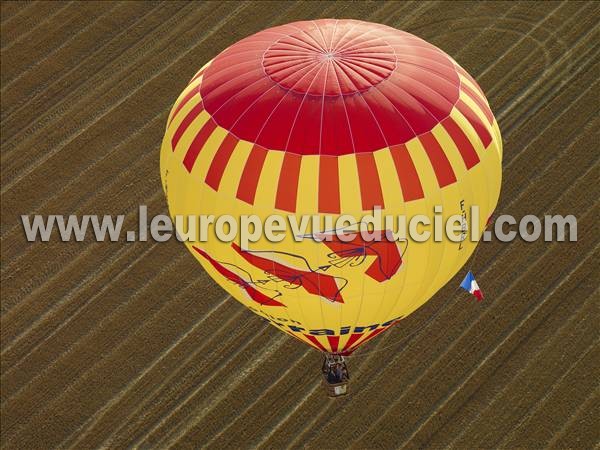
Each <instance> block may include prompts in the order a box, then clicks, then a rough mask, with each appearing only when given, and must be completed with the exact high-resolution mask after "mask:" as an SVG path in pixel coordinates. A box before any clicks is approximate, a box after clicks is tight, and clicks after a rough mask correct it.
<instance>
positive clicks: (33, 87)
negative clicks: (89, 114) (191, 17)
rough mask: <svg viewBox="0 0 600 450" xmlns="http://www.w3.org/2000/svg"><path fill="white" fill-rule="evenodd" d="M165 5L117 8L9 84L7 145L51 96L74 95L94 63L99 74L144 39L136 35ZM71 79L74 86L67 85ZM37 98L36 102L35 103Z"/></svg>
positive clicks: (6, 86)
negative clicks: (135, 41) (66, 92)
mask: <svg viewBox="0 0 600 450" xmlns="http://www.w3.org/2000/svg"><path fill="white" fill-rule="evenodd" d="M163 7H168V5H164V4H161V3H159V2H147V3H146V2H132V3H129V4H123V3H118V4H114V7H113V8H112V9H110V10H108V11H105V12H104V13H103V14H102V16H100V17H98V18H96V19H95V20H93V21H92V22H91V23H90V24H89V26H87V27H85V28H82V29H81V30H80V31H79V32H76V33H72V34H71V35H70V36H69V39H68V40H67V41H66V42H65V43H64V44H62V45H60V46H58V47H56V48H55V49H53V50H52V51H51V52H47V53H45V55H44V56H43V57H42V58H39V59H37V60H36V61H35V64H34V65H32V66H31V67H29V68H27V69H26V70H22V71H20V72H19V73H18V74H17V76H15V77H14V78H13V80H12V81H11V82H10V83H6V84H4V85H3V86H2V96H3V101H4V104H6V105H10V107H7V108H5V109H3V111H2V125H3V130H10V134H9V133H6V135H4V136H3V137H2V139H3V141H5V140H7V139H9V138H10V137H13V136H15V135H16V134H17V133H18V132H19V131H20V130H21V129H22V127H23V126H24V125H27V124H29V123H30V122H31V121H32V120H35V118H36V115H34V114H35V113H37V114H38V115H39V113H40V111H45V110H46V108H47V107H50V106H52V105H54V104H55V103H56V102H57V99H56V98H55V97H54V95H52V94H53V92H56V90H57V89H60V88H62V90H66V88H67V86H68V90H69V91H73V90H74V89H75V88H76V87H77V85H78V84H80V83H82V82H86V81H88V80H89V78H90V77H91V76H92V75H94V72H95V70H90V65H94V66H95V67H96V70H98V69H101V68H102V66H103V65H108V64H110V63H111V62H112V60H114V58H115V57H117V56H118V55H119V53H120V52H122V51H123V50H124V49H126V48H127V47H126V43H127V41H128V39H131V40H133V39H135V38H136V37H138V38H143V37H142V36H138V35H137V34H138V33H139V32H140V31H142V30H141V29H143V31H146V32H148V31H150V29H144V25H145V20H146V19H147V18H152V17H154V16H156V15H157V12H158V11H160V10H161V8H163ZM174 12H175V11H174ZM157 24H158V23H157ZM157 24H155V25H157ZM129 42H131V41H129ZM117 44H118V45H117ZM5 57H7V56H5ZM109 58H110V59H109ZM82 75H83V77H82ZM69 76H70V77H71V78H70V79H69ZM67 80H69V81H72V82H73V84H68V85H66V84H65V83H67V82H68V81H67ZM78 82H79V83H78ZM34 99H35V100H37V102H35V103H34V101H33V100H34ZM17 111H18V113H17ZM19 113H20V114H19ZM38 117H39V116H38Z"/></svg>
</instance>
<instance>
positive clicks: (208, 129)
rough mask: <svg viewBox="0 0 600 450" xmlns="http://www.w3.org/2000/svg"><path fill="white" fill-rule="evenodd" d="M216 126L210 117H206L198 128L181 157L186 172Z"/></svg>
mask: <svg viewBox="0 0 600 450" xmlns="http://www.w3.org/2000/svg"><path fill="white" fill-rule="evenodd" d="M216 127H217V123H216V122H215V121H214V120H213V119H212V117H211V118H210V119H208V122H206V123H205V124H204V126H203V127H202V128H201V129H200V131H199V132H198V134H197V135H196V137H195V138H194V140H193V141H192V143H191V144H190V148H188V151H187V153H186V154H185V158H183V165H184V166H185V168H186V169H187V171H188V172H191V171H192V168H193V167H194V164H195V163H196V159H197V158H198V155H199V154H200V151H201V150H202V147H204V144H206V141H207V140H208V138H209V137H210V135H211V134H212V132H213V131H215V128H216Z"/></svg>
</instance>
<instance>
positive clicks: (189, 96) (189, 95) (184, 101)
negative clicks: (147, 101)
mask: <svg viewBox="0 0 600 450" xmlns="http://www.w3.org/2000/svg"><path fill="white" fill-rule="evenodd" d="M197 93H198V90H197V89H192V90H191V91H190V92H188V93H187V94H185V97H183V98H182V99H181V101H180V102H179V104H178V105H177V108H175V111H173V114H172V115H171V119H170V120H169V124H168V125H171V122H173V119H174V118H175V116H176V115H177V113H178V112H179V110H181V108H183V107H184V106H185V105H186V104H187V102H189V101H190V100H191V99H192V97H193V96H194V95H196V94H197ZM201 103H202V102H201Z"/></svg>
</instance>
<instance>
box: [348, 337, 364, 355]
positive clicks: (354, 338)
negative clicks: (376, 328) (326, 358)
mask: <svg viewBox="0 0 600 450" xmlns="http://www.w3.org/2000/svg"><path fill="white" fill-rule="evenodd" d="M361 337H363V333H352V334H351V335H350V338H349V339H348V342H346V345H345V346H344V353H345V352H348V351H349V350H350V348H351V347H352V346H353V345H354V343H355V342H356V341H358V340H359V339H360V338H361Z"/></svg>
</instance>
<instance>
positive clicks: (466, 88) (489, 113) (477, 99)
mask: <svg viewBox="0 0 600 450" xmlns="http://www.w3.org/2000/svg"><path fill="white" fill-rule="evenodd" d="M462 90H463V91H465V94H467V96H468V97H469V98H470V99H471V100H473V101H474V102H475V103H476V104H477V106H479V109H481V111H482V112H483V114H485V117H486V118H487V120H488V122H489V123H490V125H491V124H493V123H494V115H493V114H492V111H491V110H490V107H489V106H488V105H487V103H486V102H485V101H484V100H483V99H482V98H481V96H480V95H478V94H477V93H476V92H475V91H474V90H473V89H471V88H470V87H469V86H467V85H466V84H463V85H462Z"/></svg>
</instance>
